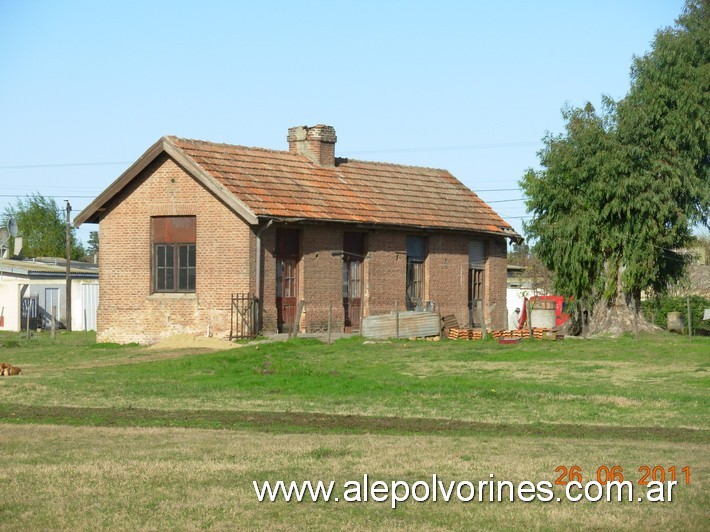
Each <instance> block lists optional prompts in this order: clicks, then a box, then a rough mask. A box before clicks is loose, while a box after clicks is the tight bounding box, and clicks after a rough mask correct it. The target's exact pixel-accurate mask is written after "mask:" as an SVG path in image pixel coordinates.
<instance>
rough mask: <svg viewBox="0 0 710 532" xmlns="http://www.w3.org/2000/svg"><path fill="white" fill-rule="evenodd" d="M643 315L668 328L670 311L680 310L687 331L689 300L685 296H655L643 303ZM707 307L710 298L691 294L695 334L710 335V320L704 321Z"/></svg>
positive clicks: (709, 304) (709, 306)
mask: <svg viewBox="0 0 710 532" xmlns="http://www.w3.org/2000/svg"><path fill="white" fill-rule="evenodd" d="M641 307H642V309H643V315H644V316H645V317H646V319H647V320H649V321H653V323H655V324H656V325H658V326H659V327H663V328H664V329H665V328H666V325H667V324H668V322H667V319H668V313H669V312H680V313H681V314H682V315H683V323H684V324H685V327H686V331H687V327H688V323H687V322H688V300H687V298H685V297H670V296H663V295H660V296H655V297H653V298H651V299H647V300H646V301H643V302H642V304H641ZM706 308H710V299H707V298H704V297H700V296H690V317H691V319H692V327H693V334H694V335H698V336H710V320H706V321H703V314H704V312H705V309H706Z"/></svg>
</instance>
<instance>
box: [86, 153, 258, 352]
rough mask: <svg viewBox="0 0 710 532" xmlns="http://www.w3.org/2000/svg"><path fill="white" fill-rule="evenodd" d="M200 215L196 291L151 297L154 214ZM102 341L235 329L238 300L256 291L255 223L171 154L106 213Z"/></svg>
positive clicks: (217, 333)
mask: <svg viewBox="0 0 710 532" xmlns="http://www.w3.org/2000/svg"><path fill="white" fill-rule="evenodd" d="M178 215H194V216H196V217H197V220H196V224H197V242H196V245H197V278H196V290H195V293H191V294H151V234H150V232H151V216H178ZM99 232H100V238H101V246H100V249H99V254H100V265H101V266H100V272H99V279H100V284H101V298H100V303H99V309H98V317H97V319H98V324H97V327H98V331H97V338H98V341H101V342H107V341H110V342H121V343H125V342H139V343H152V342H155V341H158V340H160V339H161V338H163V337H165V336H168V335H170V334H177V333H188V334H196V335H205V334H207V333H208V332H209V333H211V334H213V335H215V336H218V337H224V336H227V335H228V334H229V327H230V297H231V294H232V293H233V292H234V293H238V292H249V291H250V289H251V286H250V273H251V270H250V269H251V267H252V266H251V264H250V260H249V249H250V248H251V247H253V240H254V239H253V234H252V232H251V230H250V228H249V226H248V225H247V224H246V223H244V222H243V221H242V220H241V219H240V218H239V217H237V216H236V215H235V214H234V213H233V212H232V211H231V210H229V209H228V208H227V207H226V206H224V205H223V204H222V203H221V202H220V201H219V200H217V199H216V198H215V197H214V196H212V195H211V194H210V193H209V192H208V191H207V190H205V188H204V187H203V186H202V185H200V184H199V183H197V182H196V181H195V180H194V179H193V178H192V177H190V176H189V175H188V174H187V173H186V172H185V171H184V170H183V169H182V168H181V167H180V166H179V165H177V164H176V163H175V162H174V161H173V160H172V159H170V158H169V157H168V156H167V155H165V154H163V155H161V156H160V157H158V158H157V159H156V160H155V161H154V162H153V163H151V165H150V166H149V167H148V168H146V169H145V170H144V171H143V173H142V175H141V176H140V177H139V178H137V179H135V180H134V181H133V183H132V184H131V185H129V187H128V189H127V190H125V191H123V192H122V193H121V194H120V195H119V196H118V197H117V198H116V199H115V200H114V202H113V204H112V206H111V207H110V208H109V210H108V211H107V212H106V214H104V215H103V217H102V220H101V222H100V224H99Z"/></svg>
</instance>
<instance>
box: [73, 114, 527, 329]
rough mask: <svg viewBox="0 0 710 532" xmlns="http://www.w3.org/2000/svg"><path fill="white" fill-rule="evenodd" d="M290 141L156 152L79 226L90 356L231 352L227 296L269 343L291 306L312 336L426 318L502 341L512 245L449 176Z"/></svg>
mask: <svg viewBox="0 0 710 532" xmlns="http://www.w3.org/2000/svg"><path fill="white" fill-rule="evenodd" d="M287 140H288V144H289V150H288V151H276V150H266V149H260V148H246V147H243V146H232V145H227V144H215V143H211V142H203V141H197V140H186V139H179V138H175V137H163V138H161V139H160V140H159V141H158V142H156V143H155V144H154V145H153V146H152V147H151V148H150V149H148V151H147V152H145V154H143V156H141V157H140V158H139V159H138V160H137V161H136V162H135V163H134V164H133V165H132V166H131V167H130V168H129V169H128V170H126V172H124V173H123V174H122V175H121V176H120V177H119V178H118V179H117V180H116V181H115V182H114V183H112V184H111V185H110V186H109V187H108V188H107V189H106V190H105V191H104V192H103V193H102V194H101V195H99V196H98V197H97V198H96V199H95V200H94V201H93V202H92V203H91V204H90V205H89V206H88V207H87V208H86V209H85V210H84V211H82V212H81V213H80V214H79V215H78V216H77V217H76V219H75V224H77V225H79V224H82V223H87V222H88V223H98V224H99V234H100V248H99V264H100V270H99V271H100V273H99V275H100V283H101V301H100V305H99V310H98V339H99V341H114V342H139V343H151V342H155V341H157V340H159V339H160V338H162V337H164V336H167V335H170V334H175V333H189V334H202V335H203V334H214V335H217V336H226V335H228V334H229V332H230V327H231V326H232V323H231V318H230V316H231V308H232V306H231V305H232V299H231V296H232V294H235V293H243V294H252V295H256V296H257V297H258V300H259V312H258V316H257V323H258V326H259V328H260V330H262V331H263V332H266V333H269V332H276V331H284V330H288V328H289V327H293V326H294V325H293V323H294V322H295V316H296V309H297V308H298V305H299V302H301V301H302V302H303V304H302V313H301V315H300V322H299V324H298V327H299V330H301V331H307V332H310V331H317V330H323V329H324V328H325V327H327V323H328V315H329V308H331V307H332V314H331V319H332V323H333V324H334V326H335V328H336V330H337V329H340V330H343V329H344V330H349V329H357V328H358V327H359V323H360V320H361V318H362V316H368V315H372V314H379V313H386V312H390V311H391V310H392V309H393V308H394V306H395V304H397V305H398V306H399V308H400V309H404V308H410V309H411V308H421V307H425V306H427V305H428V304H431V303H428V302H433V303H434V304H435V305H438V306H439V308H440V309H441V311H442V313H444V314H447V313H453V314H455V315H456V317H457V318H458V320H459V322H460V323H462V324H465V323H471V322H472V323H473V325H474V326H479V325H480V324H481V323H482V321H483V320H484V319H485V320H488V321H489V322H490V324H491V326H492V327H494V328H504V327H505V323H506V308H505V300H506V240H505V239H506V238H514V239H517V238H519V236H518V235H517V233H515V231H514V230H513V229H512V228H511V227H510V225H509V224H507V223H506V222H505V221H503V220H502V219H501V218H500V217H499V216H498V215H497V214H496V213H495V212H494V211H493V210H492V209H491V208H490V207H489V206H488V205H487V204H486V203H484V202H483V201H482V200H481V199H480V198H479V197H478V196H477V195H476V194H474V193H473V192H472V191H470V190H469V189H468V188H466V187H465V186H464V185H463V184H462V183H461V182H459V181H458V180H457V179H456V178H454V177H453V176H452V175H451V174H450V173H449V172H447V171H446V170H437V169H431V168H420V167H412V166H403V165H395V164H387V163H375V162H364V161H356V160H350V159H345V158H338V157H335V142H336V136H335V130H334V129H333V128H332V127H330V126H323V125H318V126H314V127H295V128H290V129H289V131H288V137H287ZM477 301H481V302H482V308H483V313H484V316H479V315H478V312H477V310H476V309H477V304H476V303H477ZM494 303H495V305H493V304H494Z"/></svg>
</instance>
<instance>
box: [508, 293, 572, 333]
mask: <svg viewBox="0 0 710 532" xmlns="http://www.w3.org/2000/svg"><path fill="white" fill-rule="evenodd" d="M528 301H530V303H531V305H532V307H533V308H535V302H536V301H553V302H554V303H555V318H556V319H555V325H556V326H557V327H559V326H560V325H562V324H563V323H564V322H566V321H567V320H568V319H569V314H566V313H564V312H562V306H563V305H564V302H565V298H564V297H563V296H533V297H531V298H530V299H529V300H528V298H524V299H523V310H522V312H521V313H520V321H519V323H518V329H523V328H525V324H526V322H527V320H528Z"/></svg>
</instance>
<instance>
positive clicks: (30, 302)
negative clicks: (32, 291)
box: [20, 296, 39, 331]
mask: <svg viewBox="0 0 710 532" xmlns="http://www.w3.org/2000/svg"><path fill="white" fill-rule="evenodd" d="M38 308H39V297H37V296H33V297H23V298H22V310H21V314H20V318H21V323H20V329H21V330H23V331H26V330H27V327H28V326H29V328H30V330H31V331H33V330H36V329H37V321H38V319H37V318H38V317H39V312H38ZM28 316H29V320H28V319H27V318H28Z"/></svg>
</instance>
